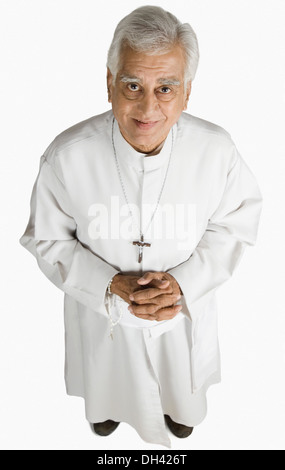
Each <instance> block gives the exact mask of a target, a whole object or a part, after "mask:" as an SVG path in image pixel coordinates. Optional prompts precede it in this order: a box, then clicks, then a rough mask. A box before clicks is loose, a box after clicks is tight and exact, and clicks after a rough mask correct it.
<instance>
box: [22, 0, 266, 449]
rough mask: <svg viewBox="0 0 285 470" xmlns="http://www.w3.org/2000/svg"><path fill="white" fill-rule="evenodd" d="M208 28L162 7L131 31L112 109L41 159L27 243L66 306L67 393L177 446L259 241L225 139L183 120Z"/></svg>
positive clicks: (194, 419)
mask: <svg viewBox="0 0 285 470" xmlns="http://www.w3.org/2000/svg"><path fill="white" fill-rule="evenodd" d="M198 59H199V52H198V44H197V39H196V36H195V33H194V31H193V30H192V28H191V27H190V25H189V24H182V23H181V22H180V21H178V20H177V18H175V17H174V16H173V15H172V14H170V13H168V12H166V11H164V10H163V9H162V8H157V7H142V8H139V9H137V10H135V11H134V12H132V13H131V14H130V15H128V16H127V17H126V18H124V19H123V20H122V21H121V22H120V23H119V25H118V27H117V29H116V31H115V34H114V38H113V42H112V44H111V47H110V50H109V55H108V64H107V65H108V72H107V84H108V97H109V102H110V103H112V110H110V111H108V112H106V113H104V114H102V115H99V116H95V117H92V118H90V119H88V120H86V121H84V122H81V123H79V124H76V125H75V126H73V127H71V128H70V129H67V130H66V131H64V132H63V133H61V134H60V135H58V136H57V137H56V138H55V139H54V141H53V142H52V143H51V144H50V145H49V147H48V148H47V150H46V151H45V152H44V154H43V155H42V157H41V160H40V169H39V174H38V177H37V179H36V182H35V185H34V188H33V193H32V198H31V216H30V220H29V223H28V226H27V228H26V231H25V233H24V235H23V236H22V237H21V240H20V242H21V244H22V245H23V246H24V247H26V248H27V249H28V250H29V251H30V252H31V253H32V254H33V255H34V256H35V257H36V259H37V262H38V265H39V267H40V269H41V270H42V271H43V273H44V274H45V275H46V276H47V277H48V278H49V279H50V280H51V281H52V282H53V283H54V284H55V285H56V286H57V287H59V288H60V289H62V290H63V291H64V293H65V303H64V310H65V329H66V369H65V378H66V387H67V393H68V394H69V395H73V396H79V397H83V398H84V399H85V404H86V417H87V420H88V421H89V422H90V423H92V425H93V428H94V430H95V432H96V433H97V434H100V435H104V436H106V435H109V434H110V433H111V432H113V431H114V430H115V429H116V428H117V426H118V425H119V423H120V422H126V423H128V424H130V425H131V426H133V427H134V428H135V429H136V430H137V432H138V433H139V435H140V436H141V438H142V439H144V440H145V441H147V442H150V443H154V444H162V445H165V446H168V447H170V445H171V443H170V440H169V436H168V432H167V427H166V425H167V426H168V427H169V428H170V430H171V431H172V432H173V433H174V434H175V435H176V436H178V437H186V436H189V435H190V434H191V432H192V430H193V427H194V426H197V425H198V424H199V423H201V421H202V420H203V419H204V418H205V415H206V390H207V388H208V387H209V386H210V385H211V384H213V383H217V382H219V380H220V362H219V346H218V339H217V326H216V304H215V291H216V289H217V287H218V286H220V285H221V284H222V283H223V282H224V281H226V280H227V279H228V278H229V277H230V276H231V275H232V273H233V270H234V268H235V267H236V265H237V264H238V262H239V260H240V258H241V256H242V253H243V251H244V248H245V246H246V245H253V244H254V243H255V240H256V234H257V227H258V221H259V216H260V210H261V195H260V191H259V188H258V186H257V184H256V182H255V179H254V177H253V175H252V173H251V171H250V170H249V168H248V166H247V165H246V163H245V162H244V160H243V159H242V158H241V156H240V155H239V153H238V151H237V149H236V147H235V145H234V143H233V141H232V139H231V137H230V135H229V134H228V133H227V132H226V131H225V130H223V129H222V128H220V127H218V126H216V125H214V124H212V123H209V122H207V121H204V120H201V119H198V118H196V117H193V116H191V115H189V114H186V113H183V111H185V110H186V108H187V103H188V100H189V95H190V91H191V84H192V81H193V79H194V76H195V72H196V69H197V65H198Z"/></svg>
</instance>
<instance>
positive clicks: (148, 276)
mask: <svg viewBox="0 0 285 470" xmlns="http://www.w3.org/2000/svg"><path fill="white" fill-rule="evenodd" d="M155 274H156V273H145V274H144V275H143V276H142V277H141V278H140V279H138V281H137V282H138V284H140V285H145V284H149V283H150V282H151V281H152V280H153V279H156V276H155Z"/></svg>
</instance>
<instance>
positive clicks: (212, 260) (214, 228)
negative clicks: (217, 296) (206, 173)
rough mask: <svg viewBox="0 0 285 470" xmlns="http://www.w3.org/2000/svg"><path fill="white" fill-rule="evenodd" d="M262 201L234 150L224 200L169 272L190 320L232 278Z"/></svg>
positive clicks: (252, 241) (249, 240) (251, 236)
mask: <svg viewBox="0 0 285 470" xmlns="http://www.w3.org/2000/svg"><path fill="white" fill-rule="evenodd" d="M261 206H262V197H261V194H260V190H259V187H258V185H257V183H256V181H255V178H254V176H253V175H252V173H251V171H250V169H249V168H248V166H247V165H246V163H245V162H244V161H243V159H242V158H241V157H240V155H239V154H238V152H237V150H236V149H235V160H234V164H233V166H232V167H231V168H230V170H229V172H228V175H227V181H226V185H225V189H224V192H223V196H222V198H221V200H220V202H219V204H218V206H217V207H216V208H215V210H214V212H213V213H212V215H211V217H210V218H209V220H208V225H207V228H206V230H205V233H204V234H203V236H202V238H201V239H200V240H199V243H198V245H197V246H196V248H195V250H194V252H193V253H192V255H191V256H190V258H189V259H188V260H187V261H185V262H183V263H181V264H180V265H178V266H176V267H174V268H173V269H170V270H169V271H168V272H169V273H170V274H172V276H174V277H175V279H176V280H177V282H178V283H179V285H180V287H181V289H182V292H183V294H184V300H183V301H184V302H186V305H187V309H188V312H189V314H190V317H191V318H192V319H193V317H195V315H196V313H195V312H199V311H200V308H201V306H202V307H203V305H205V304H206V303H207V301H208V300H209V298H210V296H211V294H212V293H213V291H214V290H215V289H216V288H217V287H219V286H220V285H221V284H223V283H224V282H225V281H226V280H227V279H229V278H230V277H231V275H232V274H233V271H234V269H235V268H236V266H237V265H238V263H239V261H240V259H241V257H242V254H243V252H244V249H245V247H246V246H247V245H254V244H255V242H256V237H257V230H258V224H259V218H260V213H261Z"/></svg>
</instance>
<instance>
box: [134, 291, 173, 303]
mask: <svg viewBox="0 0 285 470" xmlns="http://www.w3.org/2000/svg"><path fill="white" fill-rule="evenodd" d="M180 299H181V295H180V294H177V293H175V294H173V293H172V292H171V293H169V294H164V291H163V293H162V292H161V290H160V289H146V290H145V291H139V292H135V293H134V294H133V295H130V300H133V302H134V303H135V304H139V305H142V304H152V303H155V304H156V305H158V306H161V307H169V306H170V305H174V304H175V303H176V302H178V300H180Z"/></svg>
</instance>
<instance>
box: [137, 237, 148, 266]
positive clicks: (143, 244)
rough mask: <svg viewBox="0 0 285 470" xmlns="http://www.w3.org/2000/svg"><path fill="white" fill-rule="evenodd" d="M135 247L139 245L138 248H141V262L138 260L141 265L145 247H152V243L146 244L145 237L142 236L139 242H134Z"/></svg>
mask: <svg viewBox="0 0 285 470" xmlns="http://www.w3.org/2000/svg"><path fill="white" fill-rule="evenodd" d="M133 245H138V247H139V260H138V262H139V263H141V262H142V259H143V249H144V247H145V246H146V247H150V246H151V243H146V242H145V241H144V237H143V235H141V239H140V240H137V241H134V242H133Z"/></svg>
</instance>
